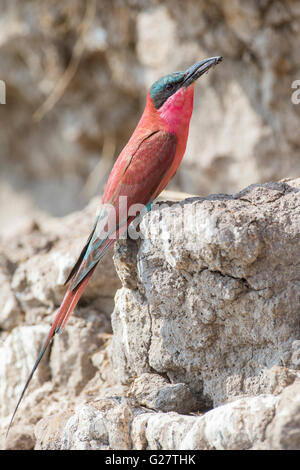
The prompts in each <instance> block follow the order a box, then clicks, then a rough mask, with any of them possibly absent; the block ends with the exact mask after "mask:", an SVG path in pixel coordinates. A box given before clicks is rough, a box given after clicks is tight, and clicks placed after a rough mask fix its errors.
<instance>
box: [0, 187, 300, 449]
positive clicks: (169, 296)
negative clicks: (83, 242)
mask: <svg viewBox="0 0 300 470" xmlns="http://www.w3.org/2000/svg"><path fill="white" fill-rule="evenodd" d="M93 209H94V203H92V204H91V205H90V206H89V207H88V208H87V209H86V211H85V212H84V213H83V214H81V217H82V219H84V218H85V217H86V220H90V215H89V214H90V212H94V210H93ZM78 220H79V214H78V213H76V214H73V215H71V216H69V217H68V218H65V219H60V220H59V223H58V221H56V220H55V219H49V218H48V217H47V218H45V217H44V218H41V219H40V220H39V221H38V222H37V221H36V222H31V223H30V224H29V225H28V231H27V232H26V231H25V235H24V237H23V239H22V243H20V244H19V245H18V244H17V243H16V251H13V253H14V256H13V257H11V258H9V256H8V252H6V251H3V257H2V258H1V259H2V261H3V262H1V269H2V271H1V272H2V275H3V276H4V279H6V283H4V285H6V286H9V289H8V292H9V295H12V296H13V295H14V296H15V298H16V306H17V307H18V309H19V310H18V309H17V307H16V311H17V312H18V313H17V314H14V313H12V319H13V320H10V316H9V315H8V316H4V320H3V326H2V330H1V333H0V334H1V346H0V361H1V364H3V367H2V368H1V382H0V383H1V388H0V403H1V416H2V417H1V421H0V424H1V436H2V439H3V441H2V444H1V445H2V446H3V447H5V448H8V449H18V448H22V449H29V448H36V449H170V450H171V449H299V448H300V403H299V396H300V372H299V369H300V361H299V354H300V352H299V351H300V340H299V337H300V323H299V305H300V302H299V282H300V280H299V252H300V231H299V227H300V223H299V222H300V180H299V179H297V180H285V181H282V182H276V183H275V182H274V183H268V184H265V185H258V184H256V185H252V186H250V187H248V188H246V189H245V190H243V191H241V192H240V193H238V194H235V195H233V196H228V195H212V196H210V197H208V198H205V199H204V198H192V199H186V200H184V201H182V202H180V203H172V202H168V203H159V204H158V205H157V206H156V207H153V210H152V212H150V213H149V214H147V215H146V216H145V217H144V218H143V220H142V222H141V224H140V232H139V234H140V238H138V239H137V240H132V239H128V240H122V241H120V242H119V243H118V244H117V246H116V250H115V257H114V258H115V265H116V267H117V270H118V274H119V277H120V279H121V282H122V287H121V288H120V289H119V290H118V292H117V294H116V296H115V308H114V311H113V314H112V327H113V330H114V335H113V339H112V340H111V330H110V321H109V313H110V312H111V311H112V302H111V301H110V302H108V303H107V304H103V302H102V300H103V298H102V297H101V296H100V295H101V293H102V292H105V295H107V296H109V297H110V296H112V295H113V294H114V292H115V289H116V288H117V287H118V286H119V284H118V280H117V278H116V275H115V277H112V275H111V274H109V275H107V277H106V284H105V283H104V277H103V274H102V272H103V271H102V270H101V269H98V271H97V272H96V273H95V277H94V280H93V281H92V282H91V285H90V287H89V289H87V291H86V293H85V295H84V296H83V299H82V302H81V303H80V304H79V308H78V309H77V310H76V312H75V313H74V315H73V316H72V317H71V318H70V321H69V323H68V325H67V328H66V330H65V332H64V333H63V334H62V335H61V336H58V337H57V338H55V340H54V344H53V346H52V347H51V349H50V350H49V353H48V354H47V355H46V357H45V359H44V360H43V363H42V364H41V367H40V369H39V370H38V373H37V374H36V376H35V378H34V380H33V382H32V386H31V387H30V389H29V390H28V393H27V394H26V397H25V399H24V402H23V404H22V408H21V409H20V410H19V413H18V415H17V417H16V422H15V424H14V426H13V428H12V430H11V433H10V435H9V437H8V439H7V441H4V433H5V431H6V428H7V425H8V422H9V418H10V414H11V412H12V410H13V408H14V406H15V403H16V399H17V395H18V394H19V391H20V388H21V387H22V385H23V383H24V380H25V377H26V376H27V374H28V372H29V369H30V367H31V365H32V363H33V361H34V359H35V355H36V349H38V347H39V346H40V343H41V341H42V339H43V337H44V334H45V331H46V330H47V328H48V326H49V323H50V321H51V319H52V318H53V314H54V308H55V307H56V306H57V302H58V299H59V297H60V292H61V289H62V288H61V282H62V281H61V279H62V274H60V273H64V272H65V270H66V269H67V268H66V266H68V268H69V263H70V262H71V261H74V259H73V260H69V258H67V256H65V257H64V256H63V252H64V250H63V246H66V245H67V246H68V253H71V255H72V256H73V255H74V258H75V256H76V253H75V251H77V250H78V251H79V250H80V247H79V243H78V241H77V240H76V241H75V240H73V238H72V233H73V232H72V228H73V229H74V227H77V224H78ZM91 220H92V219H91ZM37 227H39V228H37ZM46 228H47V230H46ZM131 233H132V234H134V230H132V231H131ZM135 233H137V232H135ZM16 236H17V235H16ZM14 240H17V238H16V239H14V238H13V237H12V238H11V240H10V241H11V243H12V244H13V243H14ZM47 240H48V242H47ZM49 240H52V241H51V243H49ZM72 243H73V244H74V245H73V246H74V253H73V250H72V249H71V250H70V246H71V244H72ZM77 243H78V247H77ZM5 246H6V244H3V247H5ZM17 248H18V250H19V251H18V250H17ZM28 250H29V251H28ZM72 256H71V257H72ZM32 258H34V259H35V263H33V262H31V264H28V263H30V260H31V259H32ZM51 260H52V262H50V261H51ZM53 260H61V262H60V264H58V263H57V264H58V265H55V262H53ZM105 263H107V264H105V265H102V266H103V268H105V270H106V273H111V272H112V271H110V270H112V264H111V263H112V261H111V258H109V257H108V258H107V260H106V261H105ZM54 270H55V273H54ZM43 272H44V273H45V275H44V276H42V273H43ZM55 279H56V281H55ZM112 279H114V281H113V282H112ZM4 292H5V291H4ZM110 298H111V297H110ZM13 311H14V310H13V309H12V312H13ZM14 315H17V316H16V317H15V316H14ZM18 316H20V318H21V322H20V318H19V317H18Z"/></svg>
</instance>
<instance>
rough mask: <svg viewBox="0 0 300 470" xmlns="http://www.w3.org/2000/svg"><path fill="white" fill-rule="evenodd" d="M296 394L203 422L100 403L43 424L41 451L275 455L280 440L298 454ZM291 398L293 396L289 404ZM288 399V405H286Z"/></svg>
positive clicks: (238, 404) (245, 404) (253, 402)
mask: <svg viewBox="0 0 300 470" xmlns="http://www.w3.org/2000/svg"><path fill="white" fill-rule="evenodd" d="M297 386H298V385H297ZM292 388H293V390H292ZM289 392H290V393H289ZM295 392H296V390H295V386H291V387H288V388H287V389H286V391H284V392H283V393H282V395H280V396H279V397H275V396H274V395H260V396H257V397H244V398H240V399H238V400H235V401H234V402H232V403H227V404H225V405H222V406H219V407H217V408H215V409H213V410H211V411H209V412H207V413H205V414H203V415H201V416H192V415H190V416H188V415H181V414H179V413H176V412H168V413H166V412H165V413H162V412H154V411H146V410H145V409H143V408H136V407H134V406H132V404H130V402H128V401H126V400H124V398H123V399H122V398H114V399H112V398H111V399H103V400H98V401H95V402H91V403H86V404H82V405H80V406H78V407H76V408H75V410H73V411H71V410H70V412H69V413H68V414H60V415H58V416H55V417H52V418H47V419H46V418H45V419H43V420H41V421H40V422H39V424H38V425H37V426H36V428H35V433H36V438H37V445H36V448H37V449H56V450H59V449H64V450H67V449H72V450H73V449H78V450H88V449H95V450H96V449H97V450H109V449H113V450H116V449H119V450H125V449H135V450H141V449H151V450H160V449H163V450H176V449H177V450H179V449H181V450H197V449H198V450H201V449H202V450H203V449H206V450H208V449H217V450H247V449H258V448H264V449H272V448H273V447H272V446H273V445H274V444H273V442H274V438H275V440H276V441H277V439H278V437H279V435H280V436H281V441H280V448H281V449H298V448H299V432H298V431H297V430H299V426H300V421H299V413H298V409H297V413H296V414H294V412H295V411H296V408H297V406H298V401H297V400H296V401H295V400H294V404H291V400H290V399H291V398H292V395H291V394H292V393H295ZM287 395H290V398H289V399H288V397H287ZM285 398H287V399H288V400H289V402H286V403H285V404H283V401H284V400H285ZM281 406H282V408H281ZM295 406H296V408H295ZM283 409H284V410H285V411H284V413H283ZM274 426H275V427H276V429H277V431H276V432H275V434H272V431H270V430H272V429H274ZM286 431H288V434H285V433H286ZM278 432H279V435H278ZM291 438H292V440H291Z"/></svg>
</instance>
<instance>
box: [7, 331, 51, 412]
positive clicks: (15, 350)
mask: <svg viewBox="0 0 300 470" xmlns="http://www.w3.org/2000/svg"><path fill="white" fill-rule="evenodd" d="M47 332H48V327H47V326H46V325H34V326H27V325H26V326H19V327H16V328H14V329H13V331H12V332H11V334H10V335H9V336H7V338H6V339H5V341H4V342H3V345H1V346H0V363H1V378H0V416H1V417H3V416H7V415H9V414H11V413H12V412H13V410H14V407H15V406H16V403H17V400H18V398H19V396H20V394H21V391H22V389H23V387H24V385H25V382H26V380H27V377H28V376H29V373H30V371H31V369H32V367H33V364H34V363H35V361H36V358H37V354H38V351H39V350H40V349H41V346H42V343H43V341H44V339H45V336H46V334H47ZM48 379H49V367H48V364H47V361H45V360H43V361H42V363H41V367H39V368H38V370H37V372H36V374H35V377H34V378H33V380H32V387H31V390H32V389H33V387H37V386H39V385H41V384H42V383H43V382H45V381H46V380H48Z"/></svg>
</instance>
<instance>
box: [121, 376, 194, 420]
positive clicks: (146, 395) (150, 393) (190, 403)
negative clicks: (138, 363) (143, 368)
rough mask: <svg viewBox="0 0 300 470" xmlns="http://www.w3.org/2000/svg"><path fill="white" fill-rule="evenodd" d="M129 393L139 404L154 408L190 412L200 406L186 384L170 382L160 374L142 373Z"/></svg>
mask: <svg viewBox="0 0 300 470" xmlns="http://www.w3.org/2000/svg"><path fill="white" fill-rule="evenodd" d="M129 394H130V395H132V396H134V397H135V399H136V401H137V403H138V404H139V405H142V406H146V407H147V408H150V409H154V410H161V411H165V412H168V411H177V412H178V413H188V412H189V411H191V410H193V408H195V409H198V408H199V403H198V402H197V400H195V398H194V397H193V395H192V393H191V391H190V389H189V387H187V385H186V384H180V383H178V384H170V383H169V382H168V381H167V380H166V379H165V378H164V377H162V376H160V375H158V374H142V375H141V376H140V377H138V378H137V379H136V380H135V381H134V382H133V384H132V387H131V390H130V392H129Z"/></svg>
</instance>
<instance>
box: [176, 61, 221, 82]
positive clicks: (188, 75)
mask: <svg viewBox="0 0 300 470" xmlns="http://www.w3.org/2000/svg"><path fill="white" fill-rule="evenodd" d="M222 60H223V57H221V56H216V57H210V58H209V59H204V60H201V61H200V62H197V63H196V64H194V65H192V66H191V67H189V68H188V69H187V71H186V72H185V76H184V80H183V82H182V84H181V86H184V87H185V88H187V87H188V86H190V85H191V84H192V83H193V82H194V81H195V80H197V78H199V77H201V75H203V74H204V73H205V72H207V71H208V70H209V69H210V67H211V66H212V65H217V64H219V63H220V62H222Z"/></svg>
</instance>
